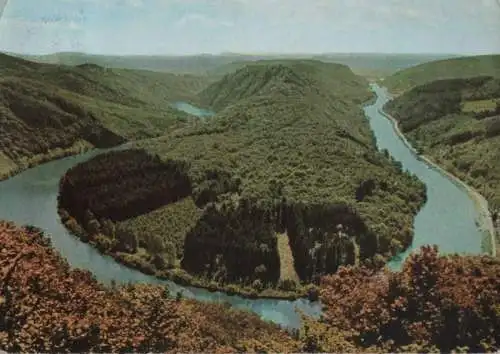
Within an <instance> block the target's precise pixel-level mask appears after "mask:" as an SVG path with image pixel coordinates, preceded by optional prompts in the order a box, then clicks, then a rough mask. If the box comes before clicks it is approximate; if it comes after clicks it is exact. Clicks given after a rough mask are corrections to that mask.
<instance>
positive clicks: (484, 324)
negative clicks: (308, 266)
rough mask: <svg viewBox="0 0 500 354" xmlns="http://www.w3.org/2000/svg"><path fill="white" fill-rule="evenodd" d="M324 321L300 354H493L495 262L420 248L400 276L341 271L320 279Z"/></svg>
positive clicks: (497, 292) (312, 329) (498, 334)
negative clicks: (454, 353) (309, 353)
mask: <svg viewBox="0 0 500 354" xmlns="http://www.w3.org/2000/svg"><path fill="white" fill-rule="evenodd" d="M321 287H322V290H321V300H322V302H323V303H324V305H325V314H324V320H323V321H322V322H321V323H317V322H314V321H310V320H309V321H307V322H306V326H305V328H304V333H303V339H302V340H303V341H304V342H305V343H304V344H305V345H306V348H305V350H309V351H325V352H329V351H342V352H345V351H354V352H356V351H368V352H380V351H382V352H429V351H430V352H437V351H441V352H451V351H466V352H473V353H477V352H493V351H497V350H499V349H500V331H499V330H498V329H499V328H500V262H499V261H498V260H496V259H494V258H491V257H486V256H483V257H479V256H471V257H468V256H467V257H466V256H458V255H453V256H446V257H444V256H439V255H438V252H437V249H436V248H432V247H430V246H427V247H423V248H422V249H421V250H420V253H417V254H413V255H412V256H410V257H409V258H408V259H407V260H406V262H405V263H404V266H403V269H402V271H401V272H396V273H392V272H390V271H388V270H383V271H380V270H374V269H370V268H366V267H359V268H352V267H348V268H342V269H341V270H340V271H339V272H337V273H336V274H335V275H331V276H327V277H325V278H324V279H323V281H322V286H321Z"/></svg>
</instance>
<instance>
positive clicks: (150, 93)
mask: <svg viewBox="0 0 500 354" xmlns="http://www.w3.org/2000/svg"><path fill="white" fill-rule="evenodd" d="M0 74H1V79H0V124H1V126H2V130H1V131H0V150H1V154H0V178H1V177H2V176H5V175H8V174H11V173H13V172H15V171H16V170H17V169H22V168H25V167H28V166H30V165H33V164H36V163H39V162H41V161H42V160H49V159H53V158H57V157H60V156H62V155H64V154H70V153H78V152H79V151H81V150H83V149H88V148H92V147H110V146H115V145H118V144H121V143H123V142H124V141H127V140H137V139H143V138H150V137H155V136H158V135H161V134H163V132H164V131H165V130H166V129H169V130H174V129H175V128H178V127H181V126H184V125H185V124H186V121H187V120H188V116H187V115H186V114H183V113H182V112H179V111H177V110H175V109H173V108H172V107H171V103H172V102H173V101H175V100H195V99H196V96H195V93H196V92H198V91H199V90H201V89H202V88H203V87H204V86H206V84H207V83H208V81H207V79H204V78H196V77H191V76H187V75H184V76H181V75H173V74H164V73H152V72H148V71H132V70H119V69H108V68H103V67H100V66H98V65H94V64H83V65H79V66H75V67H69V66H60V65H48V64H38V63H33V62H29V61H25V60H22V59H19V58H14V57H11V56H8V55H5V54H0Z"/></svg>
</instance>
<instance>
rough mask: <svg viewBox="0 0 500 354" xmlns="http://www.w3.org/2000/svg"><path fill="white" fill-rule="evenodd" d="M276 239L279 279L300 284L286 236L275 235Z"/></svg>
mask: <svg viewBox="0 0 500 354" xmlns="http://www.w3.org/2000/svg"><path fill="white" fill-rule="evenodd" d="M276 237H277V238H278V253H279V256H280V279H281V280H286V279H290V280H294V281H295V282H296V283H297V284H299V283H300V279H299V276H298V275H297V272H296V271H295V265H294V262H293V254H292V249H291V248H290V242H289V240H288V235H287V234H276Z"/></svg>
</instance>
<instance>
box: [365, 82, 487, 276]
mask: <svg viewBox="0 0 500 354" xmlns="http://www.w3.org/2000/svg"><path fill="white" fill-rule="evenodd" d="M371 87H372V90H373V91H374V92H375V93H376V94H377V101H376V102H375V103H374V104H373V105H370V106H366V107H365V114H366V116H367V117H368V119H369V120H370V126H371V128H372V130H373V132H374V134H375V138H376V139H377V147H378V148H379V149H387V150H388V151H389V152H390V154H391V155H392V156H393V157H394V158H395V159H396V160H398V161H401V163H402V164H403V168H404V169H406V170H408V171H409V172H411V173H413V174H415V175H417V177H418V178H419V179H420V180H421V181H422V182H424V183H425V184H426V185H427V203H426V204H425V205H424V206H423V207H422V209H421V210H420V212H419V213H418V214H417V216H416V217H415V223H414V230H415V236H414V238H413V243H412V245H411V247H409V248H408V250H406V252H404V253H402V254H400V255H398V256H397V257H395V258H394V259H393V260H392V261H391V262H390V263H389V266H390V268H392V269H395V270H397V269H400V268H401V265H402V263H403V261H404V259H405V258H406V257H407V256H408V254H409V253H410V252H411V251H413V250H414V249H418V248H420V246H422V245H426V244H437V245H438V246H439V250H440V253H461V254H466V253H469V254H480V253H483V252H482V248H481V244H482V240H483V234H482V232H481V231H480V230H479V228H478V226H477V225H476V220H477V219H479V211H478V210H477V208H476V206H475V204H474V201H473V200H472V199H471V198H470V196H469V194H468V193H467V192H466V191H464V190H463V189H462V188H460V187H458V186H457V185H456V184H454V183H453V182H451V181H450V180H449V179H448V178H446V177H444V176H443V175H442V174H441V173H439V172H438V171H436V170H434V169H432V168H430V167H429V166H428V165H427V164H426V163H425V162H423V161H422V160H420V159H418V157H417V156H415V154H414V153H413V152H412V151H411V150H410V149H408V147H407V146H406V145H405V143H404V142H403V141H402V140H401V138H400V137H399V136H398V135H397V134H396V133H395V131H394V126H393V124H392V122H391V121H390V120H389V119H388V118H386V117H385V116H383V115H382V114H380V112H379V110H381V109H382V107H383V106H384V104H385V103H386V102H388V101H389V100H390V95H389V94H388V92H387V90H386V89H385V88H383V87H380V86H378V85H376V84H372V85H371Z"/></svg>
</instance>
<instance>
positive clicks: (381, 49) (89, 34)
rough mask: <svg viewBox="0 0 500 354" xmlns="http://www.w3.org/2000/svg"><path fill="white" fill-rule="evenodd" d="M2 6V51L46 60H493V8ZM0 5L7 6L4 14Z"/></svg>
mask: <svg viewBox="0 0 500 354" xmlns="http://www.w3.org/2000/svg"><path fill="white" fill-rule="evenodd" d="M32 4H33V3H32V1H31V0H15V1H13V0H11V1H8V0H0V14H2V10H3V15H2V18H1V19H0V51H3V52H11V53H19V54H31V55H43V54H54V53H58V52H79V53H85V54H94V55H114V56H123V55H155V56H184V55H203V54H211V55H221V54H226V55H227V54H241V55H322V54H323V55H324V54H357V55H360V54H377V53H380V54H403V55H404V54H438V55H440V54H443V55H478V54H496V53H500V5H499V3H498V2H497V1H496V0H477V1H470V0H308V1H304V0H212V1H209V0H189V1H187V0H46V1H45V2H44V5H45V6H44V7H43V8H36V9H35V8H33V5H32ZM2 5H4V6H2Z"/></svg>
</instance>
